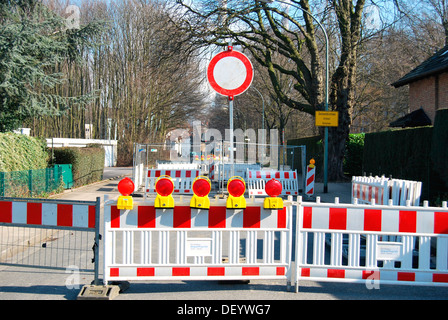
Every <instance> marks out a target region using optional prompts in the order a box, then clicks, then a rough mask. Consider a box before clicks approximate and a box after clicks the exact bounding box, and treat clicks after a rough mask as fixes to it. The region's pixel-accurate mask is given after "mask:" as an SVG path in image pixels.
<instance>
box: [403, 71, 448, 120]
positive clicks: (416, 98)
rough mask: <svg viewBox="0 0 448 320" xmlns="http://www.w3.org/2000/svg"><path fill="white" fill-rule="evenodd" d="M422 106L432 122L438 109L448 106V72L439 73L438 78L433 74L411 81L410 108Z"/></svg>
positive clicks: (415, 108)
mask: <svg viewBox="0 0 448 320" xmlns="http://www.w3.org/2000/svg"><path fill="white" fill-rule="evenodd" d="M436 95H437V96H438V97H437V98H436ZM420 108H423V110H425V112H426V114H427V115H428V117H429V118H430V119H431V121H432V123H434V118H435V116H436V111H437V110H438V109H446V108H448V72H445V73H442V74H440V75H438V79H437V78H436V77H435V76H431V77H428V78H424V79H422V80H418V81H415V82H412V83H410V85H409V110H410V112H412V111H415V110H417V109H420Z"/></svg>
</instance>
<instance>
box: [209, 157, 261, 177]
mask: <svg viewBox="0 0 448 320" xmlns="http://www.w3.org/2000/svg"><path fill="white" fill-rule="evenodd" d="M260 169H261V166H260V165H259V164H248V163H235V164H234V165H233V170H234V173H233V176H238V177H241V178H243V179H247V170H260ZM231 177H232V166H231V165H230V164H228V163H224V164H223V163H219V162H212V163H211V164H210V166H209V179H210V180H212V181H227V180H229V179H230V178H231Z"/></svg>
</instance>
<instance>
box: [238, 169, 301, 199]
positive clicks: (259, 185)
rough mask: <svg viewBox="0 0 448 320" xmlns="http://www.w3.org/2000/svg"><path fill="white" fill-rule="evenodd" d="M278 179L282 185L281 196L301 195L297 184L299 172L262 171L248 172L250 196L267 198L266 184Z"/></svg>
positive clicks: (247, 182)
mask: <svg viewBox="0 0 448 320" xmlns="http://www.w3.org/2000/svg"><path fill="white" fill-rule="evenodd" d="M271 179H277V180H279V181H280V182H281V184H282V193H281V194H280V196H291V195H292V196H296V195H298V194H299V184H298V182H297V171H260V170H247V181H246V184H247V190H248V192H249V196H254V197H256V196H267V194H266V191H265V189H264V188H265V185H266V182H268V181H269V180H271Z"/></svg>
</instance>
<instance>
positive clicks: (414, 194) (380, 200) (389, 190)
mask: <svg viewBox="0 0 448 320" xmlns="http://www.w3.org/2000/svg"><path fill="white" fill-rule="evenodd" d="M421 190H422V183H421V182H417V181H409V180H401V179H388V178H385V177H384V176H383V177H352V203H354V202H355V199H357V201H358V203H364V204H380V205H387V204H388V203H389V201H390V200H391V201H392V204H393V205H400V206H405V205H407V203H406V202H407V201H409V204H410V205H413V206H418V205H419V204H420V196H421Z"/></svg>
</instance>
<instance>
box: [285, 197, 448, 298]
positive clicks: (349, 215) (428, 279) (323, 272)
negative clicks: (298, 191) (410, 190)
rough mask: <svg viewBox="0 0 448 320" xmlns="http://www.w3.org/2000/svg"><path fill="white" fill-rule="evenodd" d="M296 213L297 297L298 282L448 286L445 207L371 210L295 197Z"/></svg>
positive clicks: (447, 210) (387, 207)
mask: <svg viewBox="0 0 448 320" xmlns="http://www.w3.org/2000/svg"><path fill="white" fill-rule="evenodd" d="M288 210H291V209H289V207H288ZM297 213H298V219H297V226H296V232H297V234H296V257H297V258H296V259H297V264H296V266H297V268H296V270H295V274H296V292H297V290H298V282H299V281H300V280H313V281H335V282H354V283H369V282H372V281H377V283H378V284H381V283H384V284H406V285H432V286H439V285H441V286H448V208H447V206H446V202H445V203H444V206H443V207H442V208H436V207H427V206H426V207H411V206H409V207H402V206H371V205H350V204H338V203H335V204H328V203H325V204H324V203H320V201H319V199H318V201H317V202H316V203H312V202H301V198H300V197H299V201H298V203H297ZM310 237H312V240H311V238H310ZM391 239H393V241H391ZM310 241H312V243H309V242H310ZM326 246H327V247H328V246H329V247H330V249H329V251H330V252H331V253H330V256H329V257H328V254H326Z"/></svg>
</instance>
